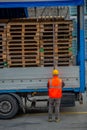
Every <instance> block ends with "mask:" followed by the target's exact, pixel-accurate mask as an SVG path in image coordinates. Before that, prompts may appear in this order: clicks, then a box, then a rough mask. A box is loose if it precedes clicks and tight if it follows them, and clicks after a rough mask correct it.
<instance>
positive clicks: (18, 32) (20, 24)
mask: <svg viewBox="0 0 87 130" xmlns="http://www.w3.org/2000/svg"><path fill="white" fill-rule="evenodd" d="M38 36H39V24H38V22H36V21H34V19H33V21H31V20H29V21H27V19H23V21H21V20H17V21H12V22H10V23H8V25H7V37H8V40H7V59H8V66H9V67H29V66H39V39H38Z"/></svg>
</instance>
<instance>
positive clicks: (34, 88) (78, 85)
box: [0, 0, 86, 119]
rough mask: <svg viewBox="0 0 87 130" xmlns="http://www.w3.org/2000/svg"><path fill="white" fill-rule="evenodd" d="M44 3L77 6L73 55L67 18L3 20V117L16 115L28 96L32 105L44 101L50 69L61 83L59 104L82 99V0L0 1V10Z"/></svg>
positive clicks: (0, 109)
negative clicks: (61, 80)
mask: <svg viewBox="0 0 87 130" xmlns="http://www.w3.org/2000/svg"><path fill="white" fill-rule="evenodd" d="M43 6H44V7H51V6H77V21H78V22H77V23H78V27H77V48H76V51H77V55H76V56H75V57H73V54H72V53H71V52H72V35H71V33H72V28H73V26H72V21H71V20H64V18H62V17H50V18H49V17H43V18H29V19H25V18H24V19H23V18H22V19H12V20H9V19H6V20H4V22H2V21H3V20H1V21H0V28H1V31H0V35H1V40H0V118H1V119H8V118H12V117H14V116H15V115H16V114H17V113H18V111H19V110H20V109H22V110H23V111H26V103H27V101H29V102H30V103H31V106H30V108H31V109H32V108H35V107H36V103H37V102H40V101H46V102H47V105H48V96H47V95H48V90H47V81H48V79H49V78H51V77H52V70H53V69H54V68H56V69H58V70H59V72H60V73H59V76H60V77H61V78H62V79H63V81H64V82H65V86H64V88H63V97H62V101H61V107H63V106H64V107H73V106H75V101H79V102H80V103H82V102H83V97H82V93H84V92H85V90H86V85H85V40H84V0H77V1H75V0H68V1H67V0H56V1H55V0H8V1H7V0H4V1H2V0H0V8H2V9H3V8H27V7H43ZM64 29H65V30H64ZM59 30H60V31H59ZM32 37H33V38H32ZM59 45H60V46H59ZM68 45H69V46H68ZM59 48H60V50H59ZM61 50H62V51H61ZM59 52H60V53H59ZM62 56H63V57H62ZM72 57H73V58H72ZM64 61H65V62H64ZM72 61H74V62H72ZM24 102H25V103H24Z"/></svg>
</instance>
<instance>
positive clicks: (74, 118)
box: [0, 94, 87, 130]
mask: <svg viewBox="0 0 87 130" xmlns="http://www.w3.org/2000/svg"><path fill="white" fill-rule="evenodd" d="M47 116H48V114H47V112H35V113H33V112H31V113H27V114H21V115H18V116H16V117H15V118H13V119H10V120H0V130H59V129H60V130H73V129H74V130H87V97H86V94H84V104H83V105H80V104H79V103H77V104H76V107H72V108H62V109H61V121H60V122H58V123H56V122H51V123H50V122H48V121H47Z"/></svg>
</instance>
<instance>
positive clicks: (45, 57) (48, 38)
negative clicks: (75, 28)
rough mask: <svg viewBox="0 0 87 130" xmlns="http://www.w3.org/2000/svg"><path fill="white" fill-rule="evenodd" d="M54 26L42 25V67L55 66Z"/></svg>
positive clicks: (45, 23) (42, 23) (46, 23)
mask: <svg viewBox="0 0 87 130" xmlns="http://www.w3.org/2000/svg"><path fill="white" fill-rule="evenodd" d="M53 63H54V56H53V24H52V23H51V22H41V23H40V64H41V66H53Z"/></svg>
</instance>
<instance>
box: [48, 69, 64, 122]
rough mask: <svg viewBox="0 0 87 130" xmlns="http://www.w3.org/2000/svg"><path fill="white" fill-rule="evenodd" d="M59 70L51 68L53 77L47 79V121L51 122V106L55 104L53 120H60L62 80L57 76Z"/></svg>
mask: <svg viewBox="0 0 87 130" xmlns="http://www.w3.org/2000/svg"><path fill="white" fill-rule="evenodd" d="M58 75H59V71H58V70H56V69H54V70H53V78H51V79H49V80H48V84H47V87H48V96H49V110H48V121H49V122H52V121H53V119H52V114H53V108H54V106H55V121H56V122H58V121H60V102H61V98H62V87H64V85H65V84H64V82H63V80H62V79H61V78H59V76H58Z"/></svg>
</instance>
